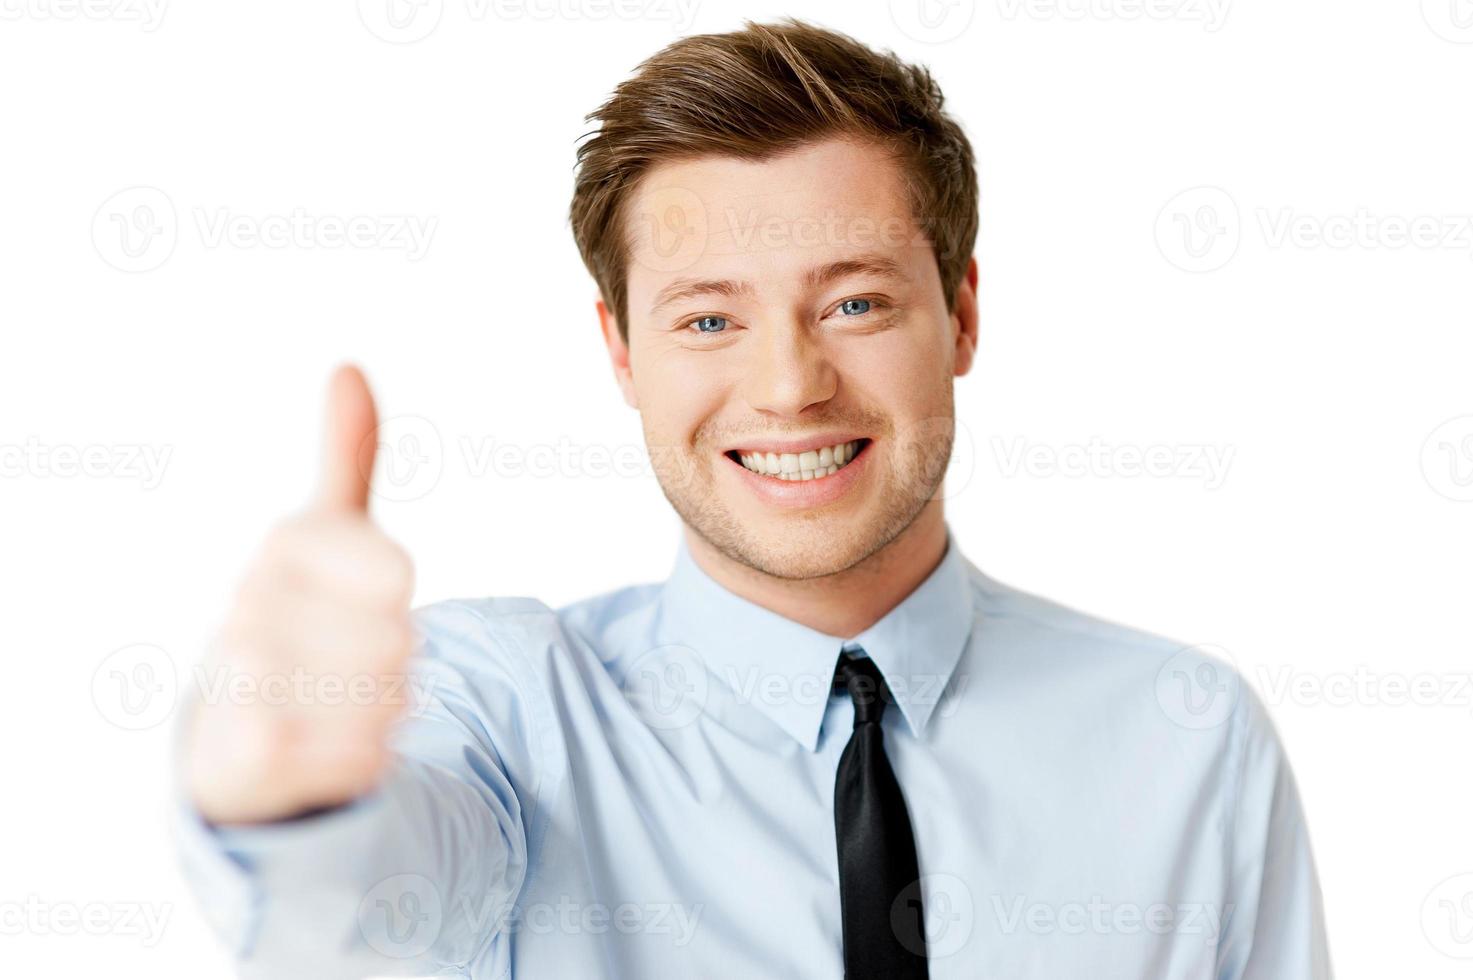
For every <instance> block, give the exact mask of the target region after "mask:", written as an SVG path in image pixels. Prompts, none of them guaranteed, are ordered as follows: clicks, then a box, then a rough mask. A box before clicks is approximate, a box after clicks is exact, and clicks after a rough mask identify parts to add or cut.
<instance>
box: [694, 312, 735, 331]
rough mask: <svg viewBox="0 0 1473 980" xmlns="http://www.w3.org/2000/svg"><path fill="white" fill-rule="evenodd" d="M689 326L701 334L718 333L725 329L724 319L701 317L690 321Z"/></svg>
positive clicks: (722, 317)
mask: <svg viewBox="0 0 1473 980" xmlns="http://www.w3.org/2000/svg"><path fill="white" fill-rule="evenodd" d="M689 325H690V326H693V327H695V328H696V329H697V330H698V331H700V332H701V333H720V332H721V331H723V330H725V329H726V317H724V316H703V317H700V318H698V319H695V320H692V321H691V322H690V324H689Z"/></svg>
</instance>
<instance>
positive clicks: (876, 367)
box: [835, 331, 950, 418]
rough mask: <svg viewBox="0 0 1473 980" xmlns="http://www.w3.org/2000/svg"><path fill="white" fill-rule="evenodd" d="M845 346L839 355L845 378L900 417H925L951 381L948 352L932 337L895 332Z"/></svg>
mask: <svg viewBox="0 0 1473 980" xmlns="http://www.w3.org/2000/svg"><path fill="white" fill-rule="evenodd" d="M864 339H865V340H867V341H868V342H867V343H862V344H854V345H846V347H845V349H844V350H843V351H842V352H841V353H838V354H837V355H836V359H835V364H836V366H837V367H838V368H839V370H840V372H841V376H842V377H843V378H844V379H845V380H846V381H848V383H849V385H850V387H851V388H852V389H853V390H855V391H861V392H864V394H865V396H866V397H867V398H869V399H872V400H874V402H876V403H877V405H878V406H883V407H884V410H885V411H886V412H888V413H889V414H891V415H892V416H895V417H896V418H914V417H916V416H917V415H923V414H925V413H926V411H927V410H928V409H929V408H930V407H931V406H933V405H934V404H936V402H937V400H938V398H939V397H940V390H939V389H940V385H941V384H942V383H945V382H946V381H947V379H949V378H950V374H949V373H948V372H949V371H950V360H949V359H948V357H947V351H946V350H945V348H944V347H942V346H941V345H940V344H939V343H938V342H937V340H936V339H935V338H934V337H933V336H932V335H931V334H929V333H927V334H921V333H919V332H914V331H896V332H894V333H886V334H877V335H875V336H873V337H870V338H864Z"/></svg>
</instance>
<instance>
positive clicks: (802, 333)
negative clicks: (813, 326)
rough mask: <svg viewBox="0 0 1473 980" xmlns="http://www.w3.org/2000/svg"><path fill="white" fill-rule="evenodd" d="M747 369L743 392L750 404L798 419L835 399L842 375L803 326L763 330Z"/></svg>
mask: <svg viewBox="0 0 1473 980" xmlns="http://www.w3.org/2000/svg"><path fill="white" fill-rule="evenodd" d="M758 333H759V335H760V339H758V341H757V343H755V344H753V345H751V348H750V349H751V350H752V352H753V356H752V360H751V362H750V363H749V364H748V365H746V366H745V368H746V369H745V371H744V372H743V378H742V393H743V396H744V397H745V398H746V400H747V404H749V405H751V406H752V408H753V409H755V410H756V411H758V412H764V413H767V414H770V415H786V416H795V417H796V416H798V415H801V414H802V413H803V410H804V409H806V408H809V407H810V406H812V405H818V404H822V403H823V402H826V401H828V400H829V399H830V398H833V397H834V393H835V391H837V390H838V386H839V375H838V372H837V371H836V370H835V369H834V365H833V364H832V363H831V362H830V360H829V357H828V354H827V352H826V351H825V350H824V348H823V345H822V344H820V343H819V342H818V341H817V340H815V339H814V338H813V337H812V336H811V335H810V333H809V331H808V330H807V328H806V327H805V326H804V325H802V324H797V323H794V324H789V325H784V326H781V327H774V328H772V329H767V330H759V331H758Z"/></svg>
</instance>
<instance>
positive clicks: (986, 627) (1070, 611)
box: [969, 567, 1277, 764]
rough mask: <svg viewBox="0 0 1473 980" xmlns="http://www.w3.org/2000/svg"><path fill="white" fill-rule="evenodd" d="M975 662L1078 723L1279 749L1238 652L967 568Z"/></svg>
mask: <svg viewBox="0 0 1473 980" xmlns="http://www.w3.org/2000/svg"><path fill="white" fill-rule="evenodd" d="M970 570H971V572H972V576H971V584H972V589H973V600H974V615H975V619H976V622H975V627H974V632H973V642H972V644H971V650H970V651H969V656H970V657H971V658H972V666H973V669H975V670H977V671H978V672H979V673H980V674H981V675H982V676H984V677H987V676H989V675H991V676H992V677H993V678H995V679H997V680H999V681H1001V682H1003V683H1005V684H1006V683H1008V682H1012V686H1014V687H1015V689H1026V690H1028V691H1029V692H1030V697H1032V696H1034V695H1033V694H1032V693H1031V692H1035V691H1036V692H1038V693H1037V695H1036V696H1038V697H1041V698H1044V699H1046V700H1047V699H1054V700H1055V704H1058V703H1067V704H1068V706H1069V711H1070V713H1071V714H1072V715H1073V716H1074V717H1075V718H1077V719H1078V720H1079V721H1080V722H1081V723H1082V724H1087V725H1096V726H1098V725H1106V726H1109V728H1110V729H1111V730H1113V731H1116V732H1130V733H1132V734H1134V735H1135V736H1138V737H1139V738H1140V739H1142V740H1144V741H1148V742H1150V743H1153V744H1154V745H1155V746H1157V747H1168V746H1169V747H1170V750H1171V751H1178V750H1180V748H1181V746H1183V745H1190V746H1193V747H1194V748H1197V749H1206V750H1208V751H1209V752H1210V753H1211V754H1214V755H1218V756H1220V757H1222V756H1225V757H1226V758H1225V761H1228V762H1229V763H1230V764H1232V763H1236V762H1238V761H1241V759H1242V757H1243V754H1244V753H1245V752H1251V751H1252V750H1253V748H1254V747H1258V748H1259V749H1260V750H1267V751H1268V752H1269V753H1270V754H1272V753H1273V751H1274V749H1275V748H1276V747H1277V740H1276V737H1275V733H1274V729H1273V726H1272V723H1271V721H1270V719H1269V716H1268V713H1267V711H1266V709H1265V707H1264V705H1263V703H1262V702H1261V701H1260V699H1259V697H1258V695H1257V694H1256V693H1255V691H1254V690H1253V688H1252V686H1251V685H1250V684H1249V683H1248V682H1247V680H1246V679H1245V678H1244V676H1243V674H1242V672H1241V671H1240V669H1239V667H1238V665H1237V663H1236V661H1235V658H1234V657H1233V655H1232V654H1231V653H1230V652H1229V651H1228V650H1226V649H1225V648H1223V647H1222V646H1220V645H1218V644H1215V643H1212V642H1210V641H1203V640H1201V639H1193V640H1188V639H1184V638H1173V637H1169V636H1165V635H1162V634H1160V633H1155V632H1152V631H1150V630H1147V629H1141V628H1138V627H1134V626H1128V625H1125V624H1122V623H1119V622H1116V621H1114V620H1111V619H1108V618H1106V617H1103V616H1099V615H1095V614H1092V613H1087V612H1083V611H1081V610H1079V609H1076V608H1073V607H1071V606H1069V605H1066V604H1064V603H1061V602H1057V601H1054V600H1052V599H1047V598H1044V597H1042V596H1038V595H1035V594H1033V593H1030V592H1027V591H1024V590H1022V589H1018V588H1015V587H1013V586H1010V585H1005V584H1003V583H1001V582H998V581H996V580H995V579H992V578H990V577H988V576H986V575H985V574H983V573H981V572H979V571H977V570H976V568H975V567H972V568H971V569H970Z"/></svg>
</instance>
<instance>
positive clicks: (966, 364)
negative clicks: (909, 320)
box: [951, 256, 977, 378]
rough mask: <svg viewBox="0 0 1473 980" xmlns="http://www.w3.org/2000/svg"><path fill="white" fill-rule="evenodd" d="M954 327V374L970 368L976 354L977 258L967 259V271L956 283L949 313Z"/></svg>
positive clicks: (964, 372)
mask: <svg viewBox="0 0 1473 980" xmlns="http://www.w3.org/2000/svg"><path fill="white" fill-rule="evenodd" d="M951 322H952V325H953V326H954V327H955V329H956V376H957V377H958V378H959V377H961V376H962V375H964V374H966V373H967V372H968V371H970V370H971V369H972V361H973V360H975V359H976V356H977V259H976V256H973V257H972V258H970V259H968V260H967V272H966V275H964V276H962V281H961V282H959V283H957V287H956V303H955V305H954V307H953V312H952V314H951Z"/></svg>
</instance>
